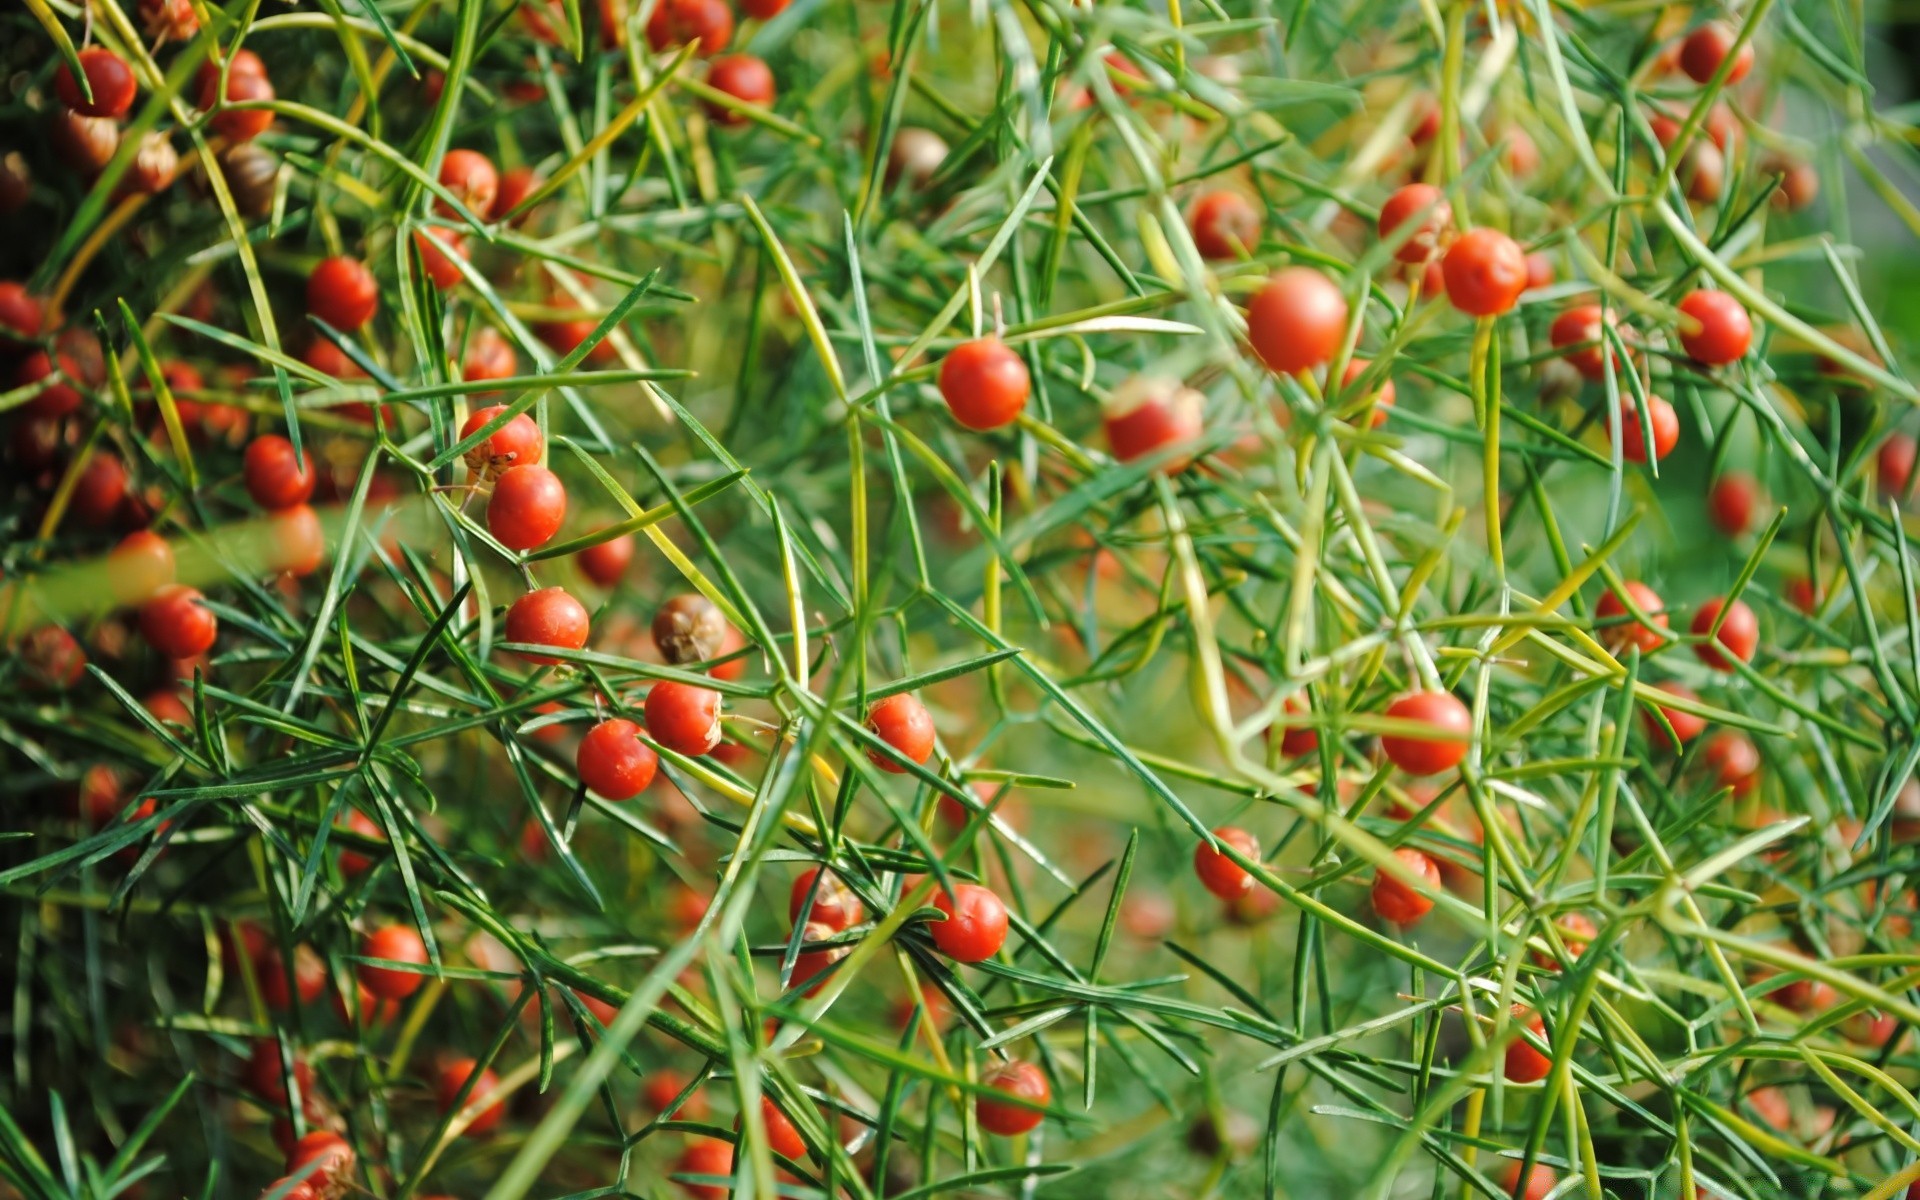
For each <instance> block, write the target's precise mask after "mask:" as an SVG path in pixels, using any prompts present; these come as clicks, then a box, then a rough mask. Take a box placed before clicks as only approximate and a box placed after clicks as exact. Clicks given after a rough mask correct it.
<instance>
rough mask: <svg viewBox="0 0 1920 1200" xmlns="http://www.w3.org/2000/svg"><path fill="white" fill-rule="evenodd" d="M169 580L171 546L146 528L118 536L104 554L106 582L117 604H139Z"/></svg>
mask: <svg viewBox="0 0 1920 1200" xmlns="http://www.w3.org/2000/svg"><path fill="white" fill-rule="evenodd" d="M172 582H173V547H172V546H170V545H168V544H167V539H165V538H163V537H161V536H160V535H159V534H157V533H155V532H153V531H152V530H150V529H138V530H135V531H134V532H132V533H130V534H128V535H127V536H126V537H124V538H121V539H120V544H119V545H117V546H115V547H114V548H113V553H112V554H110V555H108V556H107V584H108V586H109V587H111V588H112V589H113V598H114V599H115V600H116V601H118V602H119V603H121V604H128V605H133V604H142V603H145V602H146V601H147V600H148V599H149V598H151V597H152V596H153V594H154V593H155V592H158V591H159V590H160V589H161V588H163V587H166V586H167V585H168V584H170V583H172Z"/></svg>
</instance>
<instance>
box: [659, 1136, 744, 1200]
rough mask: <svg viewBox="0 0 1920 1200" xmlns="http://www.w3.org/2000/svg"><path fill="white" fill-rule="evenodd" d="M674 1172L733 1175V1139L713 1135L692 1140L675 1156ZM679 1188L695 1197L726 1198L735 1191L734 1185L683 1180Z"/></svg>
mask: <svg viewBox="0 0 1920 1200" xmlns="http://www.w3.org/2000/svg"><path fill="white" fill-rule="evenodd" d="M673 1174H675V1175H698V1176H705V1177H708V1178H714V1179H731V1178H733V1143H732V1142H723V1141H721V1140H720V1139H719V1138H710V1137H703V1138H699V1139H697V1140H696V1141H694V1142H691V1143H690V1144H688V1146H687V1148H686V1149H685V1150H682V1151H681V1152H680V1157H679V1158H676V1159H674V1160H673ZM680 1190H681V1191H683V1192H685V1193H686V1194H687V1195H689V1196H692V1197H693V1200H727V1197H728V1196H731V1195H732V1194H733V1191H732V1189H731V1188H725V1187H714V1186H713V1185H711V1184H705V1183H682V1184H680Z"/></svg>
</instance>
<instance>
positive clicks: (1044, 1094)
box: [973, 1058, 1053, 1137]
mask: <svg viewBox="0 0 1920 1200" xmlns="http://www.w3.org/2000/svg"><path fill="white" fill-rule="evenodd" d="M980 1082H981V1084H983V1085H984V1086H986V1087H988V1088H991V1089H992V1091H986V1092H978V1093H976V1094H975V1095H974V1098H973V1115H974V1118H975V1119H976V1120H978V1121H979V1122H980V1128H982V1129H984V1130H986V1131H987V1132H988V1133H997V1134H999V1135H1000V1136H1001V1137H1017V1136H1018V1135H1020V1134H1023V1133H1025V1132H1027V1131H1028V1130H1029V1129H1032V1128H1034V1127H1035V1126H1036V1125H1038V1124H1040V1122H1041V1121H1042V1120H1044V1119H1045V1117H1046V1114H1045V1113H1043V1112H1041V1111H1040V1110H1039V1109H1037V1108H1026V1107H1024V1106H1022V1105H1019V1104H1009V1103H1007V1102H1006V1101H1004V1100H996V1099H994V1096H995V1095H1004V1096H1013V1097H1017V1098H1018V1099H1021V1100H1031V1101H1032V1102H1033V1103H1035V1104H1047V1103H1049V1102H1051V1101H1052V1099H1053V1089H1052V1088H1051V1087H1049V1086H1048V1084H1047V1075H1046V1072H1044V1071H1042V1070H1041V1069H1040V1068H1039V1067H1037V1066H1035V1065H1034V1064H1033V1063H1030V1062H1023V1061H1021V1060H1020V1059H1017V1058H1016V1059H1010V1060H1008V1061H1007V1062H1003V1063H1001V1064H1000V1065H999V1066H996V1067H995V1068H993V1070H991V1071H988V1072H987V1073H986V1074H985V1075H982V1076H981V1077H980Z"/></svg>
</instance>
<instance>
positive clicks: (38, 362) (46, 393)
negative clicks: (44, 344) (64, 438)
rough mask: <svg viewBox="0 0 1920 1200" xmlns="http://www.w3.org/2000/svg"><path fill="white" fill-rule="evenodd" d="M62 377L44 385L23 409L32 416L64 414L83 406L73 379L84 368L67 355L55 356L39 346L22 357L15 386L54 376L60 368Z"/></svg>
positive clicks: (76, 377) (18, 386) (15, 369)
mask: <svg viewBox="0 0 1920 1200" xmlns="http://www.w3.org/2000/svg"><path fill="white" fill-rule="evenodd" d="M56 365H57V369H58V371H59V374H60V380H59V381H56V382H54V383H52V384H49V385H48V386H46V387H44V388H42V389H41V390H40V392H39V393H38V394H37V395H35V396H34V398H33V399H31V400H29V401H27V403H26V405H25V406H24V407H22V408H21V410H20V411H21V412H22V413H24V414H26V415H27V416H30V417H49V418H52V417H64V416H66V415H68V414H69V413H71V412H73V411H75V410H76V409H78V408H79V407H80V392H79V390H78V389H76V388H75V387H74V386H73V384H72V383H69V382H65V381H66V380H74V379H78V378H79V377H80V368H79V367H78V366H76V365H74V361H73V360H72V359H71V358H68V357H67V356H66V355H64V354H62V355H59V356H58V358H51V357H49V356H48V355H47V352H46V351H45V350H35V351H34V352H33V353H31V354H29V355H27V356H26V357H25V358H23V359H21V360H20V365H19V366H18V367H15V368H14V372H13V386H14V387H16V388H21V387H26V386H27V385H28V384H33V383H39V382H40V381H41V380H43V379H47V378H49V377H51V376H53V374H54V371H55V369H56Z"/></svg>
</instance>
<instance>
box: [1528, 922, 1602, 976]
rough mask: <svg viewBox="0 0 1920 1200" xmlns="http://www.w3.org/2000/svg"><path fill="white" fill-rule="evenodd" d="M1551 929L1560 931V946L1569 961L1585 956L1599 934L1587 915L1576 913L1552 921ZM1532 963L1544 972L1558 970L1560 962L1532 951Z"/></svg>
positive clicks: (1550, 956) (1552, 957) (1547, 955)
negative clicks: (1563, 947) (1565, 951)
mask: <svg viewBox="0 0 1920 1200" xmlns="http://www.w3.org/2000/svg"><path fill="white" fill-rule="evenodd" d="M1553 927H1554V928H1555V929H1557V930H1559V931H1560V944H1561V945H1563V946H1565V947H1566V949H1567V957H1568V958H1570V959H1573V958H1579V957H1580V956H1581V955H1582V954H1585V953H1586V952H1587V947H1588V946H1589V945H1591V944H1592V942H1593V939H1594V938H1595V937H1596V936H1597V935H1598V934H1599V932H1600V931H1599V930H1598V929H1597V928H1595V927H1594V924H1593V920H1592V919H1591V918H1590V917H1588V916H1587V914H1585V913H1577V912H1570V913H1566V914H1564V915H1562V916H1561V917H1560V918H1559V919H1558V920H1556V921H1554V923H1553ZM1533 961H1534V964H1535V965H1536V966H1539V967H1541V968H1542V969H1544V970H1548V971H1558V970H1559V969H1560V960H1559V959H1557V958H1555V957H1554V956H1553V955H1551V954H1548V953H1546V952H1544V951H1539V950H1536V951H1534V954H1533Z"/></svg>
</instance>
